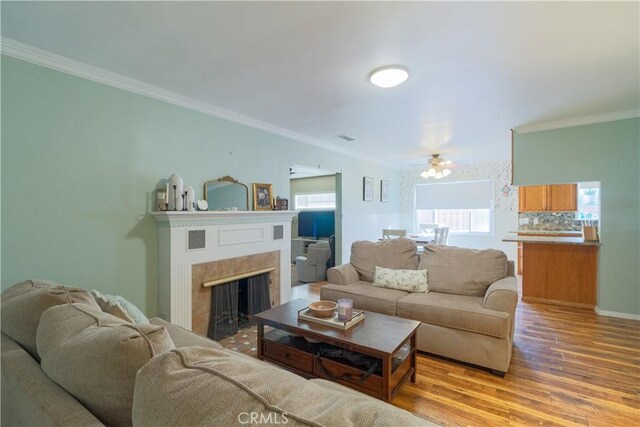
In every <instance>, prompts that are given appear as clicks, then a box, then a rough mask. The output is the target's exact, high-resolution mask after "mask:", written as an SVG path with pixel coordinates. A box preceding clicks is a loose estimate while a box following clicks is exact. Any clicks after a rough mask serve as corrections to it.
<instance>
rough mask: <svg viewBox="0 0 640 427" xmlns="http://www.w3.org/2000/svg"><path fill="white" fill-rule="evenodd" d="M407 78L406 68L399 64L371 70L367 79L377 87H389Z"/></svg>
mask: <svg viewBox="0 0 640 427" xmlns="http://www.w3.org/2000/svg"><path fill="white" fill-rule="evenodd" d="M408 78H409V73H408V72H407V69H406V68H404V67H401V66H399V65H388V66H386V67H380V68H376V69H375V70H373V71H372V72H371V75H370V76H369V81H370V82H371V83H373V84H374V85H376V86H378V87H383V88H390V87H395V86H398V85H399V84H400V83H402V82H404V81H405V80H407V79H408Z"/></svg>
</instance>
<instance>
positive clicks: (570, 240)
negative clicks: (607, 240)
mask: <svg viewBox="0 0 640 427" xmlns="http://www.w3.org/2000/svg"><path fill="white" fill-rule="evenodd" d="M502 241H503V242H519V243H547V244H555V245H583V246H600V245H601V243H600V242H585V241H584V240H582V237H560V236H557V237H552V236H549V237H547V236H506V237H505V238H503V239H502Z"/></svg>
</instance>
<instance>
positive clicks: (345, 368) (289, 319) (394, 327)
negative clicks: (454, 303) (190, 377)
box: [254, 299, 420, 402]
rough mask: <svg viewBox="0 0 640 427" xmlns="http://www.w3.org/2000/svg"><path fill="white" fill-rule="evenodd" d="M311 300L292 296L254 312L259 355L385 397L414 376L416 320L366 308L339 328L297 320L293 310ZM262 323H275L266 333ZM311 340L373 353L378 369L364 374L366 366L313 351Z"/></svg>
mask: <svg viewBox="0 0 640 427" xmlns="http://www.w3.org/2000/svg"><path fill="white" fill-rule="evenodd" d="M311 302H312V301H307V300H304V299H296V300H293V301H291V302H288V303H286V304H282V305H280V306H277V307H274V308H272V309H270V310H267V311H263V312H262V313H259V314H257V315H255V316H254V317H255V318H256V320H257V322H258V358H259V359H263V360H268V361H270V362H273V363H276V364H279V365H281V366H283V367H285V368H287V369H288V370H290V371H293V372H295V373H297V374H299V375H302V376H304V377H306V378H324V379H328V380H332V381H335V382H338V383H340V384H342V385H345V386H347V387H350V388H353V389H355V390H358V391H361V392H363V393H366V394H369V395H371V396H374V397H377V398H378V399H382V400H384V401H385V402H389V401H390V400H391V398H392V397H393V396H394V395H395V393H396V392H397V391H398V389H399V388H400V386H402V384H404V382H405V381H406V380H407V379H411V382H415V380H416V330H417V329H418V326H419V325H420V322H417V321H415V320H407V319H402V318H399V317H395V316H388V315H386V314H380V313H373V312H370V311H366V312H365V320H364V321H362V322H360V323H358V324H356V325H355V326H353V327H352V328H351V329H348V330H346V331H341V330H339V329H334V328H331V327H329V326H324V325H319V324H315V323H310V322H305V321H304V320H299V319H298V311H299V310H301V309H303V308H305V307H307V306H308V305H309V304H310V303H311ZM265 325H267V326H271V327H272V328H274V329H272V330H270V331H269V332H267V333H266V334H265V330H264V327H265ZM301 337H302V338H301ZM314 342H315V343H317V342H322V343H325V344H330V345H333V346H335V347H340V348H342V349H346V350H350V351H352V352H357V353H361V354H364V355H367V356H372V357H375V358H377V359H378V360H379V361H380V364H381V366H382V369H381V371H380V372H377V373H373V374H371V375H370V376H368V377H366V375H364V374H365V371H366V368H359V367H357V366H354V365H353V364H351V363H348V362H345V361H342V360H339V359H338V360H337V359H336V358H331V357H324V356H321V355H318V354H316V352H315V351H316V350H315V347H316V346H314V344H313V343H314ZM364 377H366V378H364Z"/></svg>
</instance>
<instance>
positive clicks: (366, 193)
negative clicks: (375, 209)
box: [362, 176, 373, 202]
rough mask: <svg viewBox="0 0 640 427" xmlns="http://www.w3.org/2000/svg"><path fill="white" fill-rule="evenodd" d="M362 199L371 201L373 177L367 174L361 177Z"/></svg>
mask: <svg viewBox="0 0 640 427" xmlns="http://www.w3.org/2000/svg"><path fill="white" fill-rule="evenodd" d="M362 200H364V201H365V202H372V201H373V178H371V177H368V176H365V177H363V178H362Z"/></svg>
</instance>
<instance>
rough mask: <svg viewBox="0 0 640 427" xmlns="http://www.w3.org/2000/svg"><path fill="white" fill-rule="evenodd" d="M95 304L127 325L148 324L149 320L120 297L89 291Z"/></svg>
mask: <svg viewBox="0 0 640 427" xmlns="http://www.w3.org/2000/svg"><path fill="white" fill-rule="evenodd" d="M91 293H92V294H93V296H94V298H95V299H96V302H97V303H98V305H99V306H100V308H101V309H102V311H104V312H105V313H109V314H113V315H114V316H116V317H119V318H120V319H122V320H126V321H127V322H129V323H139V324H143V325H148V324H149V319H147V316H145V315H144V313H143V312H142V311H141V310H140V309H139V308H138V307H136V306H135V305H134V304H133V303H131V302H129V301H128V300H126V299H125V298H124V297H121V296H120V295H107V294H103V293H100V292H98V291H96V290H95V289H94V290H92V291H91Z"/></svg>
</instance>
